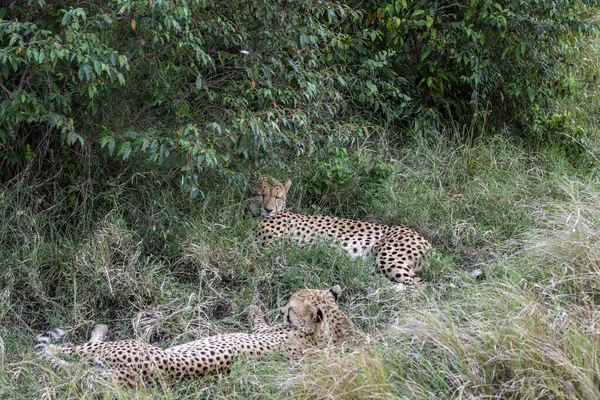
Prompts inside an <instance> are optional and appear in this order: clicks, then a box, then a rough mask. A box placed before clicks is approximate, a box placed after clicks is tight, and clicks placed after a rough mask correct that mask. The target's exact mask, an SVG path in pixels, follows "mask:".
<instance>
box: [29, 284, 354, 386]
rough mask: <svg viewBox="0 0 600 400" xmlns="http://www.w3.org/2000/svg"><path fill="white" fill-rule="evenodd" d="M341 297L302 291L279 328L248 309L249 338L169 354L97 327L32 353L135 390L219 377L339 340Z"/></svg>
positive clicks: (207, 341) (51, 335) (334, 291)
mask: <svg viewBox="0 0 600 400" xmlns="http://www.w3.org/2000/svg"><path fill="white" fill-rule="evenodd" d="M340 293H341V289H340V287H339V286H338V285H336V286H334V287H332V288H331V289H329V290H314V289H302V290H299V291H297V292H296V293H294V294H293V295H292V296H291V298H290V300H289V302H288V303H287V304H286V305H285V306H284V307H283V308H282V309H281V312H282V313H283V315H284V323H283V324H278V325H274V326H269V325H268V324H267V322H266V321H265V319H264V315H263V313H262V312H261V311H260V310H259V308H258V307H253V308H252V310H251V316H252V320H253V323H252V325H253V327H252V333H250V334H247V333H230V334H221V335H216V336H211V337H207V338H203V339H199V340H195V341H192V342H189V343H185V344H182V345H178V346H173V347H170V348H168V349H162V348H159V347H157V346H153V345H151V344H148V343H144V342H142V341H140V340H119V341H113V342H105V341H104V335H105V334H106V331H107V328H106V327H105V326H104V325H98V326H97V328H96V329H94V333H92V339H90V341H89V342H87V343H85V344H82V345H79V346H56V345H52V344H51V342H52V341H54V340H58V339H60V338H61V337H62V336H63V335H64V334H65V333H66V332H65V331H63V330H60V329H55V330H52V331H48V332H45V333H43V334H41V335H39V336H38V339H37V343H36V345H35V348H36V350H37V351H38V352H39V353H41V354H40V355H46V356H49V357H50V358H51V359H52V360H56V359H57V358H56V355H59V354H66V355H72V356H77V357H81V358H85V359H87V360H91V361H93V362H94V364H96V365H98V366H101V367H102V368H104V369H106V370H107V371H108V372H110V373H112V374H113V375H114V376H115V377H116V378H117V379H118V380H119V382H120V383H121V384H123V385H124V386H137V385H139V384H140V383H142V382H149V381H152V380H154V379H156V378H161V377H162V378H165V379H167V380H171V381H173V380H175V381H177V380H180V379H183V378H195V377H201V376H204V375H207V374H215V373H224V372H226V371H228V370H229V368H230V367H231V365H232V364H233V362H234V361H235V360H239V359H244V358H247V357H249V356H257V357H260V356H262V355H263V354H265V353H272V352H276V351H283V352H287V354H288V355H289V356H291V357H294V356H298V355H300V354H302V352H303V351H304V350H306V349H309V348H311V347H315V346H327V345H330V344H336V343H338V342H339V341H341V340H342V339H343V337H344V334H345V333H346V330H347V329H348V328H349V327H350V326H351V322H350V320H349V318H348V317H347V316H346V315H345V314H344V313H343V312H342V311H341V310H340V308H339V307H338V304H337V300H338V298H339V295H340ZM99 327H100V328H99ZM101 327H104V328H101ZM96 331H97V332H96ZM61 361H62V360H61ZM63 363H64V361H63Z"/></svg>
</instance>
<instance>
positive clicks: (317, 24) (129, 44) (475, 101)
mask: <svg viewBox="0 0 600 400" xmlns="http://www.w3.org/2000/svg"><path fill="white" fill-rule="evenodd" d="M4 3H6V6H5V7H4V8H1V9H0V10H1V11H0V13H1V14H2V22H1V23H0V68H1V70H0V75H1V76H2V86H1V87H0V89H1V91H2V102H1V103H0V110H1V112H2V119H1V121H0V124H1V125H0V126H1V128H2V133H1V134H0V157H2V165H1V166H2V168H3V170H5V171H6V172H7V173H5V174H4V175H5V179H6V178H7V177H10V176H13V175H14V174H15V173H18V172H19V171H22V170H23V169H24V168H26V167H27V166H29V165H32V163H33V162H34V161H35V160H36V159H38V160H40V161H39V163H41V164H43V165H44V166H45V170H46V171H52V170H56V171H58V170H61V168H64V167H65V163H66V164H68V163H69V162H75V163H76V164H77V165H78V166H81V164H83V165H87V164H86V163H88V164H89V163H94V162H97V160H96V158H95V156H94V155H95V154H97V153H98V149H99V148H100V147H102V148H104V149H106V151H107V152H108V154H109V155H111V156H113V157H116V158H122V159H123V160H126V161H127V162H128V163H129V164H130V165H131V166H132V167H133V168H139V167H140V165H142V166H141V168H144V167H143V165H144V164H146V165H149V166H154V165H161V164H163V163H164V162H165V161H167V160H170V159H172V160H173V163H174V165H176V166H177V167H178V168H179V169H180V172H181V175H182V177H183V183H184V185H185V186H186V188H188V189H190V190H191V191H192V193H193V194H197V189H198V175H199V174H200V173H202V172H205V171H207V170H216V171H218V172H219V173H220V174H221V175H222V176H224V177H226V178H228V180H229V181H234V182H238V183H239V182H240V181H243V180H244V177H246V176H247V175H248V173H249V171H254V169H255V168H256V167H259V168H260V167H263V166H265V165H270V164H272V163H276V164H277V165H279V166H283V165H285V161H286V156H288V155H295V156H301V155H303V154H306V153H311V152H312V151H313V150H314V149H315V146H317V145H318V146H333V147H336V146H337V147H339V146H341V145H344V146H347V145H349V144H351V143H352V141H354V140H356V139H357V138H364V137H365V136H367V135H369V134H370V133H371V131H372V129H369V127H390V126H404V127H411V128H412V129H413V130H414V131H419V129H420V127H421V126H423V125H424V124H425V125H426V126H431V124H432V123H433V124H437V125H443V124H444V123H445V122H444V121H447V119H448V118H452V119H454V120H456V121H459V123H469V124H472V123H477V127H478V129H481V128H484V126H485V123H486V121H487V120H488V119H489V118H493V119H494V120H495V121H497V120H501V121H503V123H521V122H527V121H529V123H528V125H530V122H531V121H532V118H533V117H534V116H537V115H538V114H540V111H539V106H540V105H542V106H546V105H547V101H546V100H547V98H548V96H554V95H556V94H557V93H565V92H566V93H569V92H571V91H573V90H574V89H575V88H574V80H573V71H574V69H576V65H573V64H572V63H571V62H570V61H569V56H570V53H572V52H573V51H575V48H576V47H574V46H577V45H578V43H579V42H580V41H581V38H582V37H583V36H582V35H584V34H589V33H592V31H593V30H594V24H593V23H591V22H588V21H589V16H590V14H591V12H592V11H593V9H592V8H590V6H587V5H586V3H585V2H582V1H565V0H563V1H557V2H540V1H533V0H532V1H492V0H485V1H480V0H469V1H462V2H450V1H433V2H431V1H422V0H421V1H407V0H401V1H388V2H383V3H381V4H378V5H376V4H375V3H374V2H348V3H336V2H328V1H289V2H288V1H286V2H281V1H275V0H269V1H261V2H255V1H239V2H235V3H233V2H230V3H227V4H224V3H223V2H217V1H214V0H176V1H166V0H152V1H143V0H140V1H97V2H79V1H75V0H71V1H60V2H46V1H44V0H37V1H33V0H29V1H17V2H15V1H8V2H4ZM4 3H3V4H4ZM544 115H545V111H543V110H542V111H541V118H542V122H543V120H544V118H545V116H544ZM538 119H539V118H538ZM365 123H366V125H365ZM521 126H522V125H521ZM375 132H378V131H377V130H375ZM523 134H527V132H526V131H524V132H523ZM275 149H278V150H279V151H278V152H275V151H274V150H275ZM283 150H288V151H283ZM69 154H70V155H71V156H69ZM74 154H76V155H79V156H82V157H73V155H74ZM101 162H102V161H101ZM38 165H39V164H38ZM67 167H68V166H67ZM249 168H250V169H249ZM10 172H12V174H11V173H10ZM71 172H72V171H71ZM71 175H73V173H72V174H71ZM330 181H331V180H330Z"/></svg>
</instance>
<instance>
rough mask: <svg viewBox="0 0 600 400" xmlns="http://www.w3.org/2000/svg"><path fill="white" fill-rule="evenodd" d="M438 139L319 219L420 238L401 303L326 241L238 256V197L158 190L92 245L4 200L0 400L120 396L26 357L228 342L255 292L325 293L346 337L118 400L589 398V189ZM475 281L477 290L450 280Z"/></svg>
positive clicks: (594, 368) (582, 178) (298, 186)
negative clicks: (96, 336) (337, 343)
mask: <svg viewBox="0 0 600 400" xmlns="http://www.w3.org/2000/svg"><path fill="white" fill-rule="evenodd" d="M446 136H448V135H446ZM442 137H443V136H439V137H438V138H435V139H431V138H429V139H427V140H426V139H415V140H413V141H412V142H411V143H410V144H409V145H408V146H406V147H403V148H401V149H396V150H390V151H389V154H388V156H389V157H390V162H391V163H393V165H394V172H393V174H392V176H391V177H390V179H388V180H386V181H385V182H384V183H383V184H382V185H380V186H378V187H377V188H375V189H371V190H372V191H371V192H370V193H368V194H365V195H361V194H360V190H359V189H360V188H350V189H351V190H350V191H348V190H349V189H348V188H343V190H346V191H348V192H347V193H355V194H354V195H352V196H346V197H344V198H343V199H344V200H343V202H341V203H339V204H336V205H333V206H332V207H330V208H328V209H324V208H321V209H320V210H319V211H320V212H324V213H325V212H328V213H332V214H338V215H344V216H351V217H357V216H364V217H367V218H368V219H371V220H376V221H380V222H384V223H405V224H408V225H410V226H412V227H414V228H416V229H418V230H420V231H421V232H423V233H424V234H425V235H426V236H427V237H428V238H429V239H430V240H431V241H432V242H433V243H434V245H435V247H436V249H437V254H436V256H435V257H434V258H432V260H431V261H430V265H429V268H428V270H427V272H426V275H427V277H428V278H429V280H430V285H429V288H428V289H427V290H426V291H424V292H423V293H417V294H414V293H406V294H399V293H396V292H395V291H394V290H393V289H392V288H391V285H389V284H388V282H387V281H386V279H384V278H383V277H381V276H380V275H378V274H373V272H374V269H373V267H372V266H371V265H370V264H369V263H368V262H364V261H360V260H358V261H352V260H350V259H349V258H348V257H347V256H346V255H345V254H344V253H342V252H340V251H339V250H337V249H335V248H332V247H331V246H330V245H328V244H327V243H322V244H319V245H314V246H311V247H308V248H297V247H295V246H294V245H293V244H291V243H285V242H281V243H278V244H277V245H275V246H273V247H272V248H269V249H265V250H263V251H261V252H260V253H257V252H256V249H255V246H254V244H253V241H252V239H251V232H252V228H253V226H254V225H255V220H253V219H252V218H250V217H248V216H246V215H245V213H244V212H243V209H244V193H243V192H241V191H236V190H231V189H230V188H228V187H227V186H226V185H225V184H224V183H222V184H218V185H213V187H212V189H211V191H208V190H207V191H206V192H205V194H204V196H201V198H200V199H197V200H194V201H193V202H192V201H191V200H189V199H186V198H185V197H184V195H182V194H177V193H171V194H169V195H168V196H162V197H161V196H159V197H158V198H159V200H158V201H157V200H155V201H154V203H151V202H150V201H146V203H145V204H141V205H138V206H136V207H135V208H131V204H134V202H133V201H131V202H123V203H120V204H116V205H115V207H113V208H112V209H108V210H107V212H106V213H105V215H104V216H103V217H102V218H99V219H97V220H96V221H95V223H94V224H92V228H91V229H82V230H81V231H78V232H75V231H71V232H68V231H67V232H66V233H64V234H59V233H58V232H57V230H58V229H57V227H56V225H55V224H57V223H56V222H55V221H54V220H53V219H52V218H50V217H48V216H47V215H46V212H44V211H43V210H42V211H39V210H36V209H35V208H32V207H31V206H30V203H29V202H28V201H26V200H23V199H22V197H20V196H19V192H18V191H16V190H13V191H5V192H4V193H3V195H2V202H3V204H4V205H5V207H4V210H5V211H4V212H5V216H4V219H3V223H2V226H1V228H2V231H1V235H2V242H1V243H2V246H1V249H0V251H1V253H2V254H1V255H2V257H3V260H4V262H3V268H2V270H3V273H2V276H1V278H0V279H1V280H2V285H1V287H2V292H1V297H0V298H1V299H2V303H1V308H0V321H2V323H1V324H0V326H2V328H0V329H1V330H0V337H1V338H2V346H0V363H1V364H0V366H1V372H0V387H1V389H0V397H2V398H16V397H29V398H39V397H41V396H44V393H48V395H49V396H51V397H56V398H69V397H90V398H91V397H94V398H113V396H116V397H117V398H126V397H128V396H133V394H132V393H131V392H127V391H121V392H117V393H116V394H115V392H114V383H113V382H112V381H111V380H110V377H108V376H105V375H102V374H100V373H98V372H97V371H95V370H94V369H93V368H91V367H87V366H85V365H83V366H82V365H80V364H78V363H74V364H73V365H72V366H69V367H67V368H66V369H65V370H64V371H63V370H61V371H53V370H52V369H51V368H50V365H49V364H48V363H47V362H46V361H40V360H37V359H36V357H35V355H34V353H33V351H32V349H31V343H32V340H33V338H34V337H35V335H36V334H37V333H39V332H40V331H41V330H43V329H45V328H48V327H53V326H61V327H68V328H70V329H71V333H70V334H69V338H68V339H69V340H71V341H73V342H75V343H77V342H81V341H84V340H86V338H87V336H88V335H89V332H90V330H91V328H92V326H93V324H94V323H98V322H102V323H106V324H108V325H109V326H110V328H111V337H112V338H114V339H120V338H129V337H138V338H143V339H145V340H148V341H150V342H153V343H157V344H159V345H165V346H168V345H171V344H175V343H181V342H184V341H187V340H192V339H194V338H196V337H200V336H206V335H211V334H215V333H220V332H232V331H240V330H242V331H243V330H247V326H248V323H247V319H246V318H247V317H246V313H245V311H246V308H247V304H248V303H249V302H250V300H251V299H252V297H253V296H254V295H255V294H256V293H258V294H259V295H260V297H261V299H262V300H263V301H264V302H265V303H266V304H267V306H268V307H269V308H271V309H275V308H276V307H279V306H281V305H282V304H284V302H285V300H286V298H287V297H288V296H289V295H290V294H291V293H292V292H293V291H295V290H296V289H298V288H300V287H315V288H326V287H329V286H331V285H333V284H341V285H342V287H343V288H344V292H343V296H342V299H341V304H342V308H343V309H344V310H345V311H346V312H347V313H348V314H349V315H350V316H351V317H352V319H353V321H354V322H355V323H356V324H357V326H358V327H359V328H360V329H361V330H362V332H363V333H364V336H362V337H360V338H355V339H354V340H350V341H349V343H347V344H346V345H344V346H343V347H342V348H341V349H327V350H323V351H315V352H314V353H311V354H309V355H307V356H306V357H305V358H303V359H301V360H288V359H286V358H285V357H281V356H272V357H268V358H266V359H265V360H261V361H256V360H255V361H250V362H248V363H240V364H238V365H236V367H235V368H234V370H233V371H232V373H231V374H230V375H227V376H223V377H220V378H207V379H205V380H202V381H201V382H184V383H182V384H180V385H178V386H176V387H172V386H166V387H161V386H155V387H149V388H147V389H144V390H142V391H141V392H139V393H136V394H135V397H139V398H248V397H252V396H253V395H254V393H260V395H261V398H274V399H275V398H282V397H294V398H349V399H361V398H365V397H368V396H370V397H371V398H407V399H413V398H423V399H425V398H427V399H429V398H440V399H446V398H467V397H469V396H483V398H487V397H490V398H494V397H501V398H549V399H550V398H570V399H572V398H581V399H586V398H594V397H595V396H598V387H599V386H598V383H599V381H600V374H599V372H600V365H599V362H598V360H597V356H596V355H597V354H598V346H599V345H600V335H599V334H598V330H597V329H595V328H594V327H595V326H597V324H598V323H600V321H598V313H597V311H596V309H597V304H598V300H599V299H598V296H597V290H598V287H599V285H600V279H599V278H598V276H599V275H598V272H599V267H598V261H597V260H598V259H600V254H598V252H599V251H598V246H597V244H598V241H599V238H598V234H597V226H598V223H599V222H600V221H599V220H600V208H599V206H598V204H600V198H599V197H598V195H597V193H598V189H599V188H600V180H598V179H597V178H596V177H595V176H594V175H593V174H591V173H587V174H585V173H582V172H581V171H580V170H578V169H576V168H575V167H572V166H571V165H572V164H570V163H569V162H566V161H565V160H564V158H561V157H560V156H559V155H556V154H554V155H552V156H548V154H550V153H540V152H532V151H531V150H529V149H528V148H527V146H525V145H519V144H518V143H517V142H516V141H515V140H514V139H511V138H509V137H507V136H503V135H501V134H498V135H497V136H495V137H494V138H492V139H488V140H483V139H482V140H480V141H475V142H474V143H472V144H471V145H468V146H458V145H457V142H453V141H451V140H448V139H442ZM296 168H298V170H300V169H302V168H303V164H302V163H299V164H298V165H297V166H296ZM290 175H292V176H290ZM290 175H287V174H286V176H285V177H282V178H289V177H292V178H293V174H290ZM121 195H122V197H123V196H131V197H132V198H135V197H137V196H142V195H143V194H140V193H134V194H127V193H122V194H121ZM290 196H291V199H290V200H291V201H290V206H291V207H292V208H294V209H296V210H300V211H307V212H311V210H310V208H311V205H312V204H311V203H310V202H299V201H297V200H296V199H298V198H305V199H306V198H308V196H307V195H306V193H305V192H303V184H302V182H294V191H293V192H292V193H291V194H290ZM361 196H369V198H371V199H372V201H371V202H368V203H367V202H364V198H363V197H361ZM148 204H151V207H149V206H148ZM149 209H154V210H155V211H154V212H155V213H156V214H155V215H151V214H149V212H150V211H151V210H149ZM144 220H145V221H146V222H145V223H144ZM149 223H153V224H156V225H152V226H150V225H148V224H149ZM476 267H479V268H483V269H484V271H485V276H484V279H483V280H473V279H472V278H470V277H469V276H468V273H469V272H470V271H471V270H472V269H474V268H476ZM269 318H271V319H272V320H275V319H277V318H278V315H277V312H276V311H275V312H273V313H270V314H269Z"/></svg>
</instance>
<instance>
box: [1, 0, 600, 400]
mask: <svg viewBox="0 0 600 400" xmlns="http://www.w3.org/2000/svg"><path fill="white" fill-rule="evenodd" d="M597 11H598V9H597V4H596V2H593V1H584V0H578V1H566V0H559V1H536V0H525V1H508V0H504V1H499V0H460V1H456V2H451V1H429V2H425V1H421V0H412V1H411V0H399V1H393V0H386V1H380V2H375V1H347V2H340V3H336V2H327V1H310V0H309V1H306V0H303V1H296V0H291V1H275V0H263V1H248V0H241V1H236V2H233V1H220V2H219V1H214V0H204V1H202V0H172V1H167V0H140V1H127V0H115V1H107V0H100V1H94V2H89V1H88V2H83V1H76V0H63V1H44V0H0V17H1V18H2V19H1V21H0V96H1V97H0V185H1V186H0V258H1V259H2V263H1V264H0V398H35V399H38V398H108V399H114V398H119V399H121V398H123V399H125V398H133V397H135V398H141V399H145V398H153V399H154V398H161V399H162V398H165V399H172V398H227V399H232V398H234V399H235V398H239V399H244V398H251V397H256V395H257V393H258V394H259V396H261V397H262V398H297V399H305V398H306V399H309V398H340V399H363V398H367V397H370V398H385V399H387V398H390V399H391V398H405V399H428V400H429V399H450V398H515V399H595V398H600V393H599V388H600V363H599V359H598V357H597V356H596V355H597V354H598V348H599V347H600V333H599V331H598V329H595V327H597V326H600V325H599V324H600V319H599V318H600V313H599V312H598V306H599V304H600V303H599V301H600V299H599V297H598V288H599V287H600V279H599V277H600V264H599V262H598V260H600V250H599V249H600V237H599V235H598V232H599V229H598V226H599V224H600V207H599V204H600V198H599V197H598V192H599V190H600V176H599V174H598V172H599V171H600V158H599V157H600V153H599V152H598V149H600V140H599V139H600V131H599V130H598V120H599V118H600V115H599V112H598V110H600V91H598V80H599V79H600V74H599V73H598V72H599V69H598V66H599V65H600V47H599V45H598V42H597V39H598V36H597V33H596V31H595V29H596V22H595V21H596V20H597V16H596V13H597ZM257 174H266V175H271V176H273V177H277V178H282V179H288V178H289V179H291V180H292V181H293V185H292V189H291V192H290V194H289V200H288V207H290V208H291V209H293V210H296V211H300V212H307V213H321V214H331V215H338V216H343V217H351V218H360V219H366V220H372V221H377V222H381V223H387V224H405V225H408V226H410V227H412V228H414V229H416V230H418V231H419V232H421V233H422V234H423V235H425V236H426V237H427V238H428V239H429V240H430V241H431V242H432V243H433V245H434V247H435V248H436V251H437V256H436V257H433V258H432V259H431V260H430V263H429V264H428V265H427V268H426V270H425V272H424V273H425V278H426V279H427V280H428V281H429V287H428V288H427V289H426V290H424V291H422V292H419V293H412V292H409V293H397V292H395V291H394V290H393V289H392V287H391V285H389V284H388V282H387V281H386V280H385V279H383V278H382V277H381V276H380V275H378V274H375V275H373V272H374V271H373V268H372V265H371V264H370V263H369V262H363V261H360V260H357V261H352V260H350V259H349V258H348V257H347V256H346V255H345V254H343V253H342V252H340V251H339V250H337V249H335V248H332V247H331V246H328V245H326V244H317V245H315V246H311V247H309V248H296V247H295V246H294V245H293V244H289V243H281V244H280V245H278V246H275V247H273V248H269V249H264V250H262V251H260V252H257V249H256V248H255V245H254V242H253V240H252V234H251V232H252V229H253V227H254V226H255V223H256V221H255V220H254V219H252V218H250V217H249V216H247V215H246V214H245V213H244V209H245V198H246V195H247V193H246V190H245V188H244V186H247V183H248V182H249V183H250V184H254V179H253V178H254V177H255V176H256V175H257ZM190 194H191V195H192V196H190ZM475 268H481V269H482V270H483V271H484V274H483V276H482V277H481V278H479V279H474V278H472V277H470V276H469V273H470V272H471V271H472V270H473V269H475ZM333 284H340V285H341V286H342V287H343V294H342V298H341V306H342V308H343V309H344V311H346V312H347V313H348V315H349V316H350V317H351V318H352V320H353V321H354V322H355V323H356V325H357V326H358V327H359V328H360V330H361V331H362V332H363V335H362V336H359V337H354V338H352V339H350V341H349V342H348V343H347V344H346V345H345V346H344V347H343V348H342V349H339V348H335V349H328V350H325V351H315V352H314V353H313V354H307V355H306V356H304V357H302V358H300V359H298V360H289V359H287V358H285V357H280V356H273V357H268V358H267V359H263V360H261V361H256V360H250V361H248V362H246V363H240V364H237V365H236V366H235V368H234V369H233V371H232V372H231V375H228V376H223V377H218V378H207V379H205V380H202V381H200V382H196V381H194V382H184V383H181V384H179V385H177V386H170V385H161V384H158V385H156V386H148V387H146V388H142V389H139V390H138V391H136V392H132V391H126V390H124V389H122V388H119V387H118V386H117V385H116V384H115V383H114V382H113V381H111V378H110V376H109V375H105V374H100V373H98V371H97V370H96V369H95V368H93V367H90V368H88V367H87V364H78V363H76V362H74V363H72V364H71V365H70V366H69V367H66V368H61V369H59V370H54V369H53V368H51V365H50V363H49V362H48V361H47V360H40V359H39V358H38V357H37V356H36V355H35V354H34V352H33V349H32V348H31V344H32V339H33V338H34V337H35V335H37V334H38V333H40V331H42V330H44V329H47V328H49V327H63V328H67V329H69V330H70V333H69V337H67V340H70V341H72V342H75V343H79V342H82V341H85V340H87V338H88V335H89V332H90V330H91V328H92V326H93V324H94V323H105V324H107V325H109V327H110V329H111V333H110V336H111V338H113V339H123V338H131V337H137V338H141V339H144V340H147V341H149V342H151V343H155V344H157V345H159V346H167V345H172V344H177V343H182V342H184V341H187V340H192V339H196V338H198V337H202V336H207V335H210V334H215V333H218V332H233V331H247V329H248V321H247V315H246V311H247V306H248V303H249V302H250V301H251V300H252V299H253V298H255V297H256V296H258V297H259V298H260V299H261V300H262V301H264V303H265V304H266V305H267V307H268V308H269V309H273V310H274V309H276V308H277V307H278V306H281V305H282V304H283V303H284V302H285V300H286V299H287V298H288V296H289V295H290V293H292V292H293V291H295V290H297V289H298V288H299V287H314V288H326V287H329V286H331V285H333ZM269 318H270V319H271V320H275V319H276V318H277V312H276V311H274V312H272V313H271V314H269Z"/></svg>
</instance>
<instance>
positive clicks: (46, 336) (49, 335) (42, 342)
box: [33, 328, 67, 354]
mask: <svg viewBox="0 0 600 400" xmlns="http://www.w3.org/2000/svg"><path fill="white" fill-rule="evenodd" d="M66 333H67V331H65V330H62V329H59V328H56V329H53V330H50V331H46V332H44V333H42V334H41V335H38V337H37V341H36V342H35V346H34V347H33V348H34V349H35V350H36V351H37V352H38V353H45V354H49V353H50V349H49V348H48V345H49V344H50V343H52V342H53V341H56V340H60V338H62V337H63V336H65V334H66Z"/></svg>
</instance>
